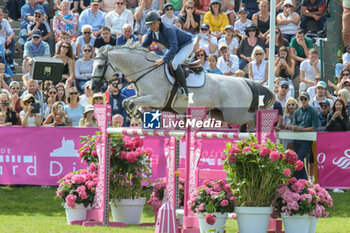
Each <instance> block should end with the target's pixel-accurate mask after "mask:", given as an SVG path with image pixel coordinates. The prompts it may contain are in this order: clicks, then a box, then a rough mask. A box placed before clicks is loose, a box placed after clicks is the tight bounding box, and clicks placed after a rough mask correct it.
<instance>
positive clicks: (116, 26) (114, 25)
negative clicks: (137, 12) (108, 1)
mask: <svg viewBox="0 0 350 233" xmlns="http://www.w3.org/2000/svg"><path fill="white" fill-rule="evenodd" d="M114 6H115V9H114V11H110V12H108V13H107V15H106V19H105V24H106V26H108V27H110V28H111V33H112V34H113V35H115V36H119V35H120V34H122V28H123V25H124V24H126V23H128V24H130V25H134V16H133V14H132V12H131V10H129V9H126V2H125V0H116V1H115V4H114Z"/></svg>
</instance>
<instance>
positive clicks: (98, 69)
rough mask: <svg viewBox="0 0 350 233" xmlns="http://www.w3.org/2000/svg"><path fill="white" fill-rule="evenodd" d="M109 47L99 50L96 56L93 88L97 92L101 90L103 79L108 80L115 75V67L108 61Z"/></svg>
mask: <svg viewBox="0 0 350 233" xmlns="http://www.w3.org/2000/svg"><path fill="white" fill-rule="evenodd" d="M108 51H109V49H108V48H107V47H102V48H100V49H98V50H97V53H96V58H95V61H94V64H93V70H92V83H91V90H92V91H93V92H94V93H96V92H100V90H101V86H102V83H103V81H108V79H109V78H111V77H112V76H113V67H112V66H111V65H110V63H109V61H108Z"/></svg>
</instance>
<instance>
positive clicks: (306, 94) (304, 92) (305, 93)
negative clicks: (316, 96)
mask: <svg viewBox="0 0 350 233" xmlns="http://www.w3.org/2000/svg"><path fill="white" fill-rule="evenodd" d="M299 97H305V98H308V99H310V96H309V94H308V93H307V92H306V91H302V92H301V93H300V95H299Z"/></svg>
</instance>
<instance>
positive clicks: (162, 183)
mask: <svg viewBox="0 0 350 233" xmlns="http://www.w3.org/2000/svg"><path fill="white" fill-rule="evenodd" d="M166 185H167V184H166V179H165V177H163V178H159V179H157V180H156V181H155V182H154V183H153V184H152V188H153V191H152V194H151V196H150V199H149V200H148V201H147V204H148V205H149V206H151V207H152V210H153V212H154V216H155V218H156V219H157V216H158V210H159V208H160V207H161V206H162V204H163V199H164V192H165V190H166ZM184 186H185V179H183V178H179V204H180V207H183V205H184V204H183V203H184V199H185V192H184ZM180 222H181V221H180Z"/></svg>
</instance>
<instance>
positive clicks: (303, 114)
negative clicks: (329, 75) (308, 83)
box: [290, 91, 319, 180]
mask: <svg viewBox="0 0 350 233" xmlns="http://www.w3.org/2000/svg"><path fill="white" fill-rule="evenodd" d="M299 100H300V103H301V107H299V108H298V109H297V110H295V112H294V116H293V123H292V124H293V125H292V126H290V129H291V130H292V131H293V132H315V131H317V128H318V125H319V123H318V113H317V111H316V110H315V109H314V108H313V107H312V106H310V105H309V101H310V97H309V94H308V93H307V92H305V91H303V92H301V93H300V95H299ZM293 148H294V151H295V153H296V154H297V155H298V159H299V160H301V161H304V159H305V158H306V162H307V164H306V167H308V163H309V161H310V157H309V155H310V152H311V150H312V141H304V140H294V141H293ZM293 176H294V177H295V178H297V179H305V180H307V174H306V170H305V167H304V168H303V169H302V170H301V171H295V172H294V173H293Z"/></svg>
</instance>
